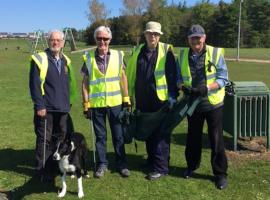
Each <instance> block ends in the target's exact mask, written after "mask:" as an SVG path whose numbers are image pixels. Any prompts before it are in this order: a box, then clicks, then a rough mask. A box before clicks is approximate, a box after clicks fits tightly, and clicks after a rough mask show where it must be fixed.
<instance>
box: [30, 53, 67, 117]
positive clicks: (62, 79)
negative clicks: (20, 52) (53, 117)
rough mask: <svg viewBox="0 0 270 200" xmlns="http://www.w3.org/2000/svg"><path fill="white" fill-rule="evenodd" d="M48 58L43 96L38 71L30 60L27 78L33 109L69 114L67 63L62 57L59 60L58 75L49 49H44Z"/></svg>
mask: <svg viewBox="0 0 270 200" xmlns="http://www.w3.org/2000/svg"><path fill="white" fill-rule="evenodd" d="M45 52H46V54H47V56H48V65H49V66H48V71H47V75H46V79H45V83H44V91H45V95H44V96H42V93H41V87H40V85H41V81H40V76H39V74H40V70H39V68H38V66H37V64H36V63H35V62H34V61H33V60H32V61H31V68H30V77H29V88H30V93H31V98H32V100H33V103H34V109H35V110H36V111H37V110H41V109H46V110H47V112H64V113H66V112H69V111H70V102H69V75H68V68H67V61H66V59H65V58H64V56H60V58H61V71H60V73H59V71H58V69H57V67H56V63H55V60H54V57H53V55H52V54H51V51H50V50H49V49H46V51H45Z"/></svg>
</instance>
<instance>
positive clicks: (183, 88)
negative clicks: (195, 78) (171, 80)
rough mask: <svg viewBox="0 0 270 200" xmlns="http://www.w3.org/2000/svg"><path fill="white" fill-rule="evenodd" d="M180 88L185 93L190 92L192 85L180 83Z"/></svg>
mask: <svg viewBox="0 0 270 200" xmlns="http://www.w3.org/2000/svg"><path fill="white" fill-rule="evenodd" d="M181 90H182V91H183V92H184V94H185V95H191V94H192V87H189V86H185V85H182V87H181Z"/></svg>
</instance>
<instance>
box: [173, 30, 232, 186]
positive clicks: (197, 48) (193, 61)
mask: <svg viewBox="0 0 270 200" xmlns="http://www.w3.org/2000/svg"><path fill="white" fill-rule="evenodd" d="M205 40H206V35H205V32H204V29H203V27H201V26H200V25H193V26H191V28H190V30H189V32H188V43H189V46H190V48H183V49H180V54H179V57H178V60H177V61H178V64H179V67H180V82H181V88H182V89H183V91H184V93H187V91H188V92H189V94H188V95H191V97H194V98H197V97H198V96H200V97H201V98H202V101H201V102H200V104H199V105H198V106H197V107H196V110H195V112H194V113H193V114H192V116H189V117H188V135H187V140H186V150H185V156H186V161H187V169H186V170H185V171H184V178H189V177H191V176H192V175H193V173H194V171H195V170H196V169H197V168H199V165H200V161H201V151H202V134H203V124H204V121H205V120H206V122H207V125H208V137H209V140H210V146H211V150H212V153H211V165H212V171H213V174H214V176H215V184H216V187H217V188H218V189H225V188H226V187H227V184H228V183H227V167H228V165H227V158H226V154H225V150H224V141H223V135H222V133H223V131H222V130H223V129H222V121H223V99H224V95H225V90H224V86H225V85H226V83H227V82H228V71H227V66H226V63H225V60H224V57H223V49H222V48H216V47H212V46H209V45H206V44H205Z"/></svg>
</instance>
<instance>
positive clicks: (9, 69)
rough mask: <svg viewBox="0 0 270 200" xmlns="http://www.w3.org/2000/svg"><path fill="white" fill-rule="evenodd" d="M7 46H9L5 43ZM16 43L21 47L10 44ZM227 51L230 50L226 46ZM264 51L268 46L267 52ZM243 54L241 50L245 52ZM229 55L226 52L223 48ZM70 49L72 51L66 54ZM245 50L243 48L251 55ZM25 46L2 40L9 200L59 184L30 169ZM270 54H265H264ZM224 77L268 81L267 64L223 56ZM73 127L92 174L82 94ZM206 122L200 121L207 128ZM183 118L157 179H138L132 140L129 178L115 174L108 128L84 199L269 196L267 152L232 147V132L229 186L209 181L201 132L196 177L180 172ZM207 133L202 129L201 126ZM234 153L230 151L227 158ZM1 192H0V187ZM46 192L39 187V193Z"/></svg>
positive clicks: (38, 198) (0, 120)
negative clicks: (105, 164)
mask: <svg viewBox="0 0 270 200" xmlns="http://www.w3.org/2000/svg"><path fill="white" fill-rule="evenodd" d="M5 46H8V50H5V49H4V47H5ZM17 46H20V47H21V49H20V50H16V47H17ZM232 51H233V50H232ZM249 51H250V52H251V51H252V52H253V54H252V55H254V56H255V55H256V56H255V58H257V56H259V55H260V52H261V51H262V52H265V51H266V50H265V49H264V50H263V49H250V50H249ZM267 51H268V52H269V50H267ZM243 53H244V51H243ZM228 54H229V53H228ZM68 55H70V54H69V53H68ZM81 55H82V54H81V53H78V54H71V55H70V57H71V59H72V62H73V66H74V69H75V72H76V76H77V81H78V92H79V94H80V82H81V76H80V67H81V65H82V59H81ZM249 55H251V54H247V57H249ZM29 56H30V53H29V48H28V47H27V45H26V42H25V41H21V40H20V41H19V40H12V41H6V40H0V113H1V115H0V141H1V143H0V159H1V160H0V189H1V190H5V191H12V195H13V196H14V199H16V200H17V199H27V200H49V199H56V198H57V191H58V190H59V189H60V187H61V184H60V177H57V179H56V185H55V186H50V185H41V184H40V183H37V182H35V181H33V180H32V179H31V176H32V175H33V173H34V169H33V168H34V147H35V134H34V130H33V123H32V120H33V106H32V102H31V99H30V95H29V89H28V67H29ZM262 58H265V59H269V55H265V57H262ZM227 64H228V68H229V76H230V79H231V80H233V81H248V80H249V81H253V80H256V81H263V82H265V83H266V84H267V85H268V87H270V79H269V74H270V66H269V64H258V63H241V62H228V63H227ZM71 114H72V118H73V121H74V125H75V129H76V130H77V131H79V132H82V133H83V134H84V135H85V136H86V138H87V142H88V148H89V162H88V166H89V173H90V174H91V175H92V173H93V171H92V139H91V132H90V124H89V122H88V121H87V120H86V119H84V117H83V115H82V107H81V99H80V95H79V97H78V99H77V101H76V103H75V104H74V105H73V107H72V112H71ZM205 128H206V127H205ZM186 129H187V124H186V122H185V121H184V122H182V123H181V124H180V125H179V126H178V127H177V128H176V130H175V131H174V132H173V134H172V142H171V160H170V175H169V176H167V177H164V178H162V179H160V180H158V181H152V182H150V181H147V180H145V179H144V176H145V175H146V172H145V171H142V170H141V169H140V164H141V163H143V162H144V159H145V157H146V151H145V147H144V143H141V142H139V143H138V152H137V153H136V152H135V148H134V144H130V145H126V152H127V157H128V161H129V168H130V170H131V173H132V174H131V176H130V177H129V178H127V179H123V178H121V177H120V176H119V175H118V173H117V172H115V170H114V167H113V164H114V157H113V147H112V143H111V136H110V134H108V158H109V161H110V166H109V171H108V172H107V174H106V175H105V177H104V178H103V179H100V180H99V179H94V178H92V177H91V178H90V179H84V180H83V185H84V192H85V199H102V200H103V199H104V200H107V199H117V200H118V199H119V200H122V199H123V200H126V199H128V200H137V199H145V200H146V199H147V200H150V199H151V200H152V199H154V200H158V199H162V200H164V199H177V200H178V199H180V200H182V199H183V200H211V199H213V200H214V199H215V200H219V199H220V200H225V199H226V200H227V199H231V200H240V199H241V200H253V199H256V200H264V199H270V190H269V187H270V162H269V161H270V158H269V154H268V153H264V154H255V153H252V154H245V153H244V154H238V153H232V152H231V151H230V150H231V149H230V147H231V146H232V138H231V136H229V135H227V134H225V141H226V147H227V149H228V152H227V153H228V155H229V171H228V174H229V177H228V180H229V186H228V188H227V189H226V190H224V191H220V190H217V189H216V188H215V186H214V184H213V176H212V172H211V166H210V150H209V143H208V139H207V134H204V136H203V140H204V146H203V154H202V162H201V167H200V168H199V169H198V170H197V172H196V176H195V177H194V178H191V179H189V180H185V179H183V178H182V177H181V175H182V173H183V170H184V168H185V166H186V164H185V159H184V149H185V138H186ZM205 132H206V129H205ZM232 155H234V156H232ZM67 186H68V192H67V195H66V196H65V198H64V199H67V200H71V199H76V198H77V182H76V180H75V179H72V180H71V179H70V178H69V177H68V179H67ZM1 190H0V191H1ZM44 191H45V192H44Z"/></svg>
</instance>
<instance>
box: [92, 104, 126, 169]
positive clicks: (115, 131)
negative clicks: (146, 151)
mask: <svg viewBox="0 0 270 200" xmlns="http://www.w3.org/2000/svg"><path fill="white" fill-rule="evenodd" d="M121 109H122V106H121V105H119V106H115V107H104V108H93V109H92V120H93V126H94V131H95V135H96V150H97V155H98V166H99V167H106V166H107V165H108V160H107V158H106V152H107V144H106V142H107V130H106V116H108V119H109V124H110V128H111V133H112V142H113V147H114V152H115V161H116V167H117V168H118V169H122V168H126V163H127V162H126V153H125V146H124V138H123V132H122V125H121V124H120V121H119V119H118V115H119V113H120V111H121Z"/></svg>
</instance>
